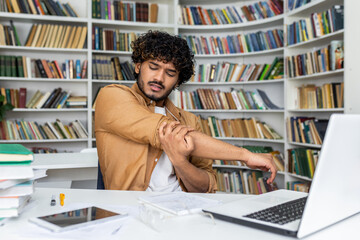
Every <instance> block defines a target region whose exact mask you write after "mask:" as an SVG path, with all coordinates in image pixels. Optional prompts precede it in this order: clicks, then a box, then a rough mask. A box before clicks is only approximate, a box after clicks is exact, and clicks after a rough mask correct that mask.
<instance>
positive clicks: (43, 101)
mask: <svg viewBox="0 0 360 240" xmlns="http://www.w3.org/2000/svg"><path fill="white" fill-rule="evenodd" d="M50 94H51V92H46V93H45V94H44V96H43V97H42V98H41V100H40V101H39V102H38V103H37V104H36V106H34V108H36V109H39V108H41V107H42V105H44V103H45V102H46V100H47V99H48V98H49V97H50Z"/></svg>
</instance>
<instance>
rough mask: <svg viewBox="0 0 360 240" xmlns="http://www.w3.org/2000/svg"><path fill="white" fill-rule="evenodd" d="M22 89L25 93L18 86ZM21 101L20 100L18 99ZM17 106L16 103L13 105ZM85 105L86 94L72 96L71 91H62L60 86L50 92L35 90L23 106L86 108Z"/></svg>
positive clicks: (36, 107)
mask: <svg viewBox="0 0 360 240" xmlns="http://www.w3.org/2000/svg"><path fill="white" fill-rule="evenodd" d="M23 89H25V90H24V92H25V95H26V88H20V91H19V92H21V90H23ZM20 103H22V101H20ZM13 106H15V107H17V106H16V105H13ZM22 106H23V105H22V104H21V105H19V108H22ZM86 107H87V97H86V96H72V95H71V91H64V90H62V89H61V88H60V87H59V88H55V89H54V90H53V91H51V92H45V93H42V92H41V91H40V90H37V91H36V92H35V93H34V94H33V95H32V96H31V97H30V98H29V100H28V101H27V102H26V104H25V108H34V109H40V108H57V109H60V108H86Z"/></svg>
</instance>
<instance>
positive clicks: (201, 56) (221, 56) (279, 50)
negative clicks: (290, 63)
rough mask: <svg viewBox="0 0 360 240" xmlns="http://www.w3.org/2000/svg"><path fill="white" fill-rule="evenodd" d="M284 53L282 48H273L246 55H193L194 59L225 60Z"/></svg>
mask: <svg viewBox="0 0 360 240" xmlns="http://www.w3.org/2000/svg"><path fill="white" fill-rule="evenodd" d="M283 51H284V48H283V47H281V48H275V49H270V50H265V51H257V52H247V53H230V54H195V58H227V57H246V56H255V55H266V54H276V53H277V54H280V53H282V52H283Z"/></svg>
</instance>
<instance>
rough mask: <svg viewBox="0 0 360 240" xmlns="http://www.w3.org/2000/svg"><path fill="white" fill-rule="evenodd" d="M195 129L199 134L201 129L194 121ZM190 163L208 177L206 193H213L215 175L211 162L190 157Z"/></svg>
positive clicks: (206, 159)
mask: <svg viewBox="0 0 360 240" xmlns="http://www.w3.org/2000/svg"><path fill="white" fill-rule="evenodd" d="M195 129H196V130H197V131H199V132H201V127H200V124H199V122H198V121H196V127H195ZM190 163H191V164H193V165H194V166H196V167H197V168H200V169H203V170H205V171H206V172H207V174H208V176H209V187H208V190H207V193H214V192H216V191H217V182H216V173H215V171H214V169H213V168H212V164H213V160H212V159H208V158H199V157H191V158H190Z"/></svg>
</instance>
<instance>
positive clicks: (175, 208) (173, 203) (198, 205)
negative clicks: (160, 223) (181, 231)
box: [139, 192, 220, 215]
mask: <svg viewBox="0 0 360 240" xmlns="http://www.w3.org/2000/svg"><path fill="white" fill-rule="evenodd" d="M139 201H140V202H143V203H145V204H149V205H150V206H153V207H156V208H158V209H159V210H163V211H165V212H167V213H171V214H174V215H187V214H190V213H199V212H201V211H202V209H203V208H206V207H210V206H215V205H218V204H220V202H219V201H217V200H213V199H208V198H204V197H199V196H196V195H194V194H191V193H186V192H171V193H163V194H157V195H151V196H145V197H140V198H139Z"/></svg>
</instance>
